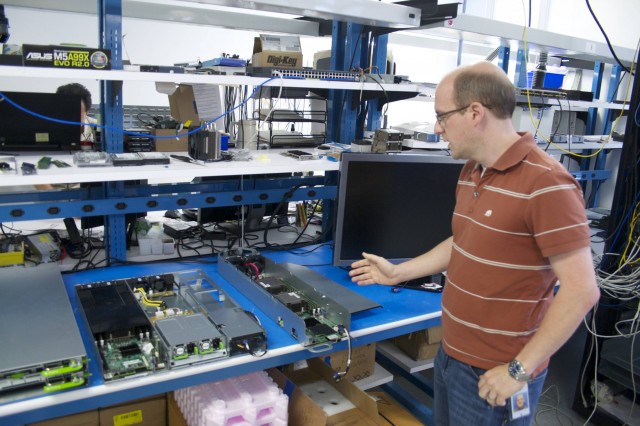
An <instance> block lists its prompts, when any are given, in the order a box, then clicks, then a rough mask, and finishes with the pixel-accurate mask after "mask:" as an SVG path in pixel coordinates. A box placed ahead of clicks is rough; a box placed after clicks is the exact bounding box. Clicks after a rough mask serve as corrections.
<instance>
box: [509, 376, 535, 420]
mask: <svg viewBox="0 0 640 426" xmlns="http://www.w3.org/2000/svg"><path fill="white" fill-rule="evenodd" d="M529 414H531V410H530V408H529V384H528V383H525V385H524V387H523V388H522V389H520V390H519V391H518V392H516V393H514V394H513V395H511V398H509V418H510V419H511V420H515V419H519V418H521V417H527V416H528V415H529Z"/></svg>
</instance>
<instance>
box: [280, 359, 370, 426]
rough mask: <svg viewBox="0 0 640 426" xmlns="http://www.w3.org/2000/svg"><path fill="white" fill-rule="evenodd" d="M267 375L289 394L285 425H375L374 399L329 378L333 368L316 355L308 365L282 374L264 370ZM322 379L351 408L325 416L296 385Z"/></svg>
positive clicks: (344, 383)
mask: <svg viewBox="0 0 640 426" xmlns="http://www.w3.org/2000/svg"><path fill="white" fill-rule="evenodd" d="M268 372H269V375H270V376H271V377H272V378H273V380H274V381H275V382H276V383H277V384H278V386H279V387H280V388H281V389H282V390H283V391H284V393H286V394H287V396H288V397H289V424H290V425H305V426H359V425H366V426H372V425H378V424H380V417H379V416H378V411H377V406H376V403H375V401H374V400H373V399H372V398H371V397H370V396H368V395H367V394H366V393H364V392H363V391H361V390H360V389H358V388H357V387H356V386H355V385H354V384H352V383H350V382H349V381H347V380H342V381H340V382H338V383H336V382H335V380H334V379H333V374H334V372H333V369H332V368H331V367H329V366H328V365H327V364H326V363H325V362H324V361H322V360H321V359H319V358H314V359H310V360H309V361H308V368H305V369H300V370H296V371H295V372H292V373H290V374H287V376H285V375H284V374H283V373H281V372H280V371H279V370H277V369H275V368H274V369H270V370H268ZM320 379H323V380H325V381H326V382H327V383H329V384H330V385H331V386H332V387H333V388H335V389H336V390H337V391H338V392H339V393H340V394H341V395H342V396H343V397H344V398H346V399H347V400H349V401H351V402H352V403H353V404H354V405H355V408H352V409H350V410H347V411H344V412H341V413H337V414H334V415H331V416H329V415H327V413H325V411H324V410H323V409H322V408H321V407H320V406H319V405H317V404H316V403H315V402H314V401H313V400H312V399H311V398H310V397H308V396H307V395H306V394H305V393H304V392H303V391H302V390H301V389H300V386H301V385H304V384H307V383H313V382H315V381H317V380H320Z"/></svg>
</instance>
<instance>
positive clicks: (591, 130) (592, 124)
mask: <svg viewBox="0 0 640 426" xmlns="http://www.w3.org/2000/svg"><path fill="white" fill-rule="evenodd" d="M603 71H604V64H603V63H602V62H596V63H595V65H594V67H593V80H592V82H591V92H592V93H593V99H598V98H599V97H600V89H601V88H602V79H603ZM597 114H598V109H597V108H589V112H588V113H587V123H586V124H587V125H586V128H585V132H586V134H587V135H593V134H595V131H596V120H597V118H598V116H597Z"/></svg>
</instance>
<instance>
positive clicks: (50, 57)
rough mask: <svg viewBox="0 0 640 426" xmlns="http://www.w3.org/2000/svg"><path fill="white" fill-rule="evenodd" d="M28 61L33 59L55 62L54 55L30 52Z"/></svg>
mask: <svg viewBox="0 0 640 426" xmlns="http://www.w3.org/2000/svg"><path fill="white" fill-rule="evenodd" d="M27 59H33V60H35V61H51V60H53V53H40V52H29V53H28V54H27Z"/></svg>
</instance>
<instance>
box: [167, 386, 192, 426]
mask: <svg viewBox="0 0 640 426" xmlns="http://www.w3.org/2000/svg"><path fill="white" fill-rule="evenodd" d="M167 422H168V426H188V425H187V421H186V420H185V418H184V416H183V415H182V411H180V407H178V403H177V402H176V399H175V398H174V396H173V392H171V393H169V394H167Z"/></svg>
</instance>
